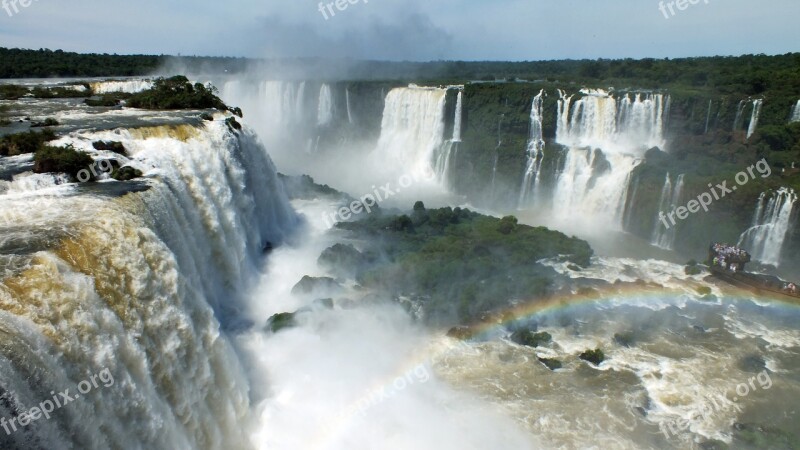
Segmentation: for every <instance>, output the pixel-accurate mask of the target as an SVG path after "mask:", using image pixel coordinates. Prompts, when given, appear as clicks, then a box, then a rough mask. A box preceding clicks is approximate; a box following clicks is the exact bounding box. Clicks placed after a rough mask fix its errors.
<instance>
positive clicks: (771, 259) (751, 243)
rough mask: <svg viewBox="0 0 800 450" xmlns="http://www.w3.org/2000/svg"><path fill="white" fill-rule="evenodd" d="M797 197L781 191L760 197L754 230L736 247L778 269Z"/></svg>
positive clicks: (785, 189)
mask: <svg viewBox="0 0 800 450" xmlns="http://www.w3.org/2000/svg"><path fill="white" fill-rule="evenodd" d="M796 202H797V194H796V193H795V192H794V190H792V189H787V188H781V189H779V190H778V191H777V192H775V193H773V194H771V195H770V194H767V193H763V194H761V197H760V198H759V200H758V205H757V206H756V212H755V215H754V217H753V226H752V227H751V228H750V229H748V230H747V231H745V232H744V233H742V235H741V237H740V238H739V246H740V247H742V248H744V249H746V250H748V251H749V252H750V254H751V255H753V258H754V259H755V260H757V261H760V262H762V263H764V264H771V265H773V266H776V267H777V266H779V265H780V263H781V254H782V252H783V247H784V243H785V241H786V237H787V235H788V232H789V230H790V229H791V227H792V225H793V223H794V215H793V214H792V212H793V210H794V205H795V203H796Z"/></svg>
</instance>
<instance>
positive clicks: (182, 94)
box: [126, 75, 228, 111]
mask: <svg viewBox="0 0 800 450" xmlns="http://www.w3.org/2000/svg"><path fill="white" fill-rule="evenodd" d="M216 94H217V89H216V88H215V87H213V86H204V85H202V84H200V83H195V84H192V83H190V82H189V79H188V78H186V77H185V76H182V75H178V76H174V77H171V78H157V79H156V80H155V81H154V82H153V88H152V89H149V90H146V91H142V92H139V93H137V94H133V95H131V96H130V97H129V98H128V100H127V102H126V105H127V106H128V107H131V108H142V109H155V110H170V109H209V108H215V109H218V110H220V111H227V109H228V107H227V106H226V105H225V103H223V101H222V100H220V99H219V97H217V95H216Z"/></svg>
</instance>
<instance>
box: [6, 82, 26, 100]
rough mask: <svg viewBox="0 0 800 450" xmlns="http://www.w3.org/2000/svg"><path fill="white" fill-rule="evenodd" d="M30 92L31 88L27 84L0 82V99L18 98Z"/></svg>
mask: <svg viewBox="0 0 800 450" xmlns="http://www.w3.org/2000/svg"><path fill="white" fill-rule="evenodd" d="M30 93H31V91H30V89H28V88H26V87H25V86H17V85H15V84H0V100H18V99H20V98H22V97H24V96H26V95H28V94H30Z"/></svg>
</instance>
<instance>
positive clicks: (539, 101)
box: [518, 89, 545, 209]
mask: <svg viewBox="0 0 800 450" xmlns="http://www.w3.org/2000/svg"><path fill="white" fill-rule="evenodd" d="M544 95H545V92H544V89H542V90H541V91H539V94H537V95H536V97H534V98H533V105H532V106H531V125H530V127H531V129H530V137H529V138H528V149H527V153H528V163H527V165H526V167H525V175H524V177H523V180H522V187H521V188H520V193H519V204H518V208H519V209H522V208H523V207H524V206H525V204H526V201H527V197H528V195H529V194H530V193H531V189H533V195H538V193H539V184H540V181H541V174H540V172H541V170H542V161H543V160H544V146H545V142H544V131H543V111H542V109H543V102H544Z"/></svg>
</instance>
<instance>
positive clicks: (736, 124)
mask: <svg viewBox="0 0 800 450" xmlns="http://www.w3.org/2000/svg"><path fill="white" fill-rule="evenodd" d="M745 106H747V100H742V101H740V102H739V106H737V107H736V118H734V119H733V131H739V130H741V129H742V125H743V123H744V107H745Z"/></svg>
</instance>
